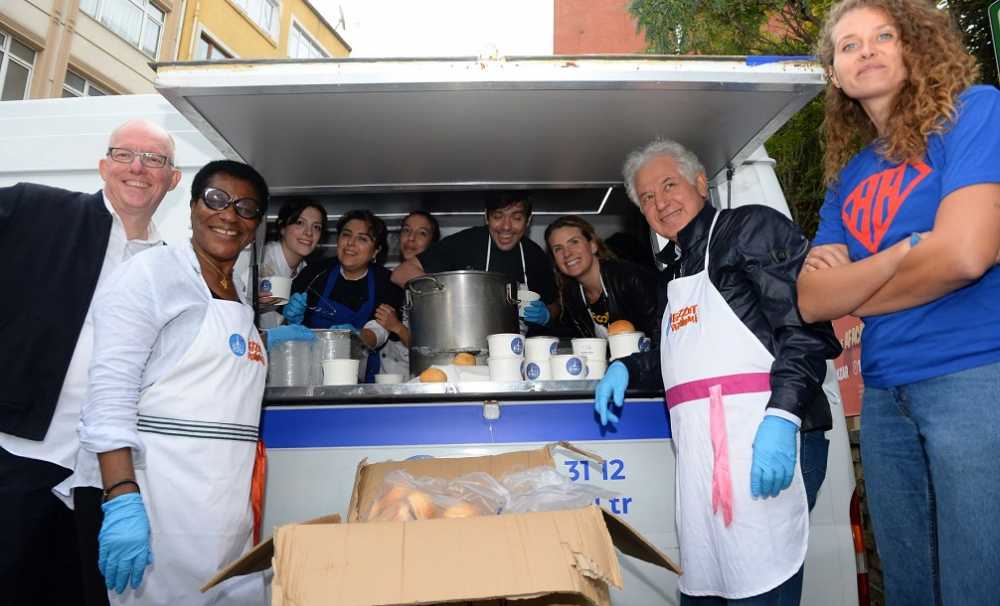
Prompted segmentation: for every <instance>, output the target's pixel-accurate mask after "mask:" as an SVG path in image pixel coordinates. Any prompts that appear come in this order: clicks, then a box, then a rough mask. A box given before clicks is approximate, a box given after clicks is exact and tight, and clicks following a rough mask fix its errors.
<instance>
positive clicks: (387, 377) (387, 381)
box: [375, 372, 403, 385]
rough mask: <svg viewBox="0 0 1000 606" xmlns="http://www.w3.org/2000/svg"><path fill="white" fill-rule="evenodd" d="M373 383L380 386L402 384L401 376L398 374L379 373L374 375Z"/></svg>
mask: <svg viewBox="0 0 1000 606" xmlns="http://www.w3.org/2000/svg"><path fill="white" fill-rule="evenodd" d="M375 382H376V383H379V384H381V385H395V384H396V383H402V382H403V375H401V374H399V373H389V372H386V373H381V374H377V375H375Z"/></svg>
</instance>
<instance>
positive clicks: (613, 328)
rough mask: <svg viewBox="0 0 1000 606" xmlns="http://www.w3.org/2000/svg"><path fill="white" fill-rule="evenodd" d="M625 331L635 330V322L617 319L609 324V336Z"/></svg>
mask: <svg viewBox="0 0 1000 606" xmlns="http://www.w3.org/2000/svg"><path fill="white" fill-rule="evenodd" d="M623 332H635V324H632V323H631V322H629V321H628V320H615V321H614V322H612V323H611V325H610V326H608V336H609V337H610V336H612V335H618V334H621V333H623Z"/></svg>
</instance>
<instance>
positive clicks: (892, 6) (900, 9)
mask: <svg viewBox="0 0 1000 606" xmlns="http://www.w3.org/2000/svg"><path fill="white" fill-rule="evenodd" d="M859 8H873V9H876V10H881V11H884V12H885V13H886V14H888V15H889V17H890V18H891V19H892V21H893V24H894V25H895V26H896V29H897V30H898V31H899V37H900V45H901V50H902V55H903V64H904V65H905V66H906V73H907V78H906V80H905V81H904V82H903V87H902V89H901V90H900V91H899V94H898V95H897V96H896V99H895V101H894V105H893V109H892V111H891V112H890V114H889V120H888V123H887V124H886V136H885V137H883V138H882V139H880V140H879V141H878V142H877V147H876V151H877V152H878V153H879V154H880V155H882V156H883V157H885V158H886V159H888V160H890V161H892V162H904V161H908V160H909V161H913V160H918V159H920V158H921V157H923V155H924V153H925V152H926V151H927V138H928V137H929V136H930V135H932V134H934V133H942V132H944V131H946V130H947V129H948V128H950V126H951V122H952V121H954V119H955V115H956V113H957V108H956V98H957V96H958V94H959V93H961V92H962V91H964V90H965V89H966V88H968V87H969V86H970V85H971V84H972V83H974V82H975V81H976V79H977V77H978V72H979V67H978V64H977V63H976V60H975V58H973V57H972V55H970V54H969V52H968V51H967V50H966V48H965V45H964V44H963V43H962V35H961V33H960V32H959V30H958V28H957V27H956V25H955V22H954V20H953V19H952V17H951V15H950V14H949V13H948V12H947V11H944V10H941V9H938V8H937V7H936V6H935V5H934V3H933V2H928V1H927V0H844V1H843V2H840V3H838V4H836V5H834V6H833V7H832V8H831V9H830V12H829V14H828V15H827V17H826V21H825V23H824V24H823V29H822V30H821V31H820V35H819V41H818V44H817V48H816V55H817V56H818V57H819V61H820V63H821V64H822V65H823V67H824V68H825V69H826V71H827V75H828V76H829V75H830V74H831V73H832V70H833V56H834V51H835V46H834V40H833V28H834V27H835V26H836V25H837V23H838V22H839V21H840V19H841V18H842V17H844V15H846V14H847V13H849V12H851V11H853V10H856V9H859ZM828 80H829V81H828V82H827V85H826V109H825V116H824V119H823V133H824V137H825V140H826V152H825V158H824V167H823V178H824V182H825V184H826V185H827V186H831V185H833V184H834V183H835V182H836V180H837V175H838V174H839V173H840V170H841V169H842V168H843V167H844V165H846V164H847V162H848V161H849V160H850V159H851V157H852V156H854V154H856V153H857V152H858V150H859V149H861V148H862V147H864V146H865V145H867V144H868V143H870V142H871V141H873V140H875V139H876V137H878V133H877V132H876V130H875V125H874V124H872V122H871V120H870V119H869V118H868V115H867V114H865V111H864V109H863V108H862V107H861V104H860V103H859V102H858V101H856V100H854V99H852V98H850V97H848V96H847V95H846V94H844V91H843V90H841V89H839V88H837V87H836V86H834V85H833V83H832V79H828Z"/></svg>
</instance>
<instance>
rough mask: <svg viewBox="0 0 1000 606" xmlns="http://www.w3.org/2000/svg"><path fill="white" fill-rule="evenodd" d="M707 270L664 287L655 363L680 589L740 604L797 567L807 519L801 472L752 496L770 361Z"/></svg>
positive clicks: (802, 555) (803, 552)
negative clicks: (669, 439) (671, 468)
mask: <svg viewBox="0 0 1000 606" xmlns="http://www.w3.org/2000/svg"><path fill="white" fill-rule="evenodd" d="M718 217H719V213H716V215H715V217H714V218H713V219H712V226H711V228H710V229H709V232H708V242H707V244H706V246H705V267H704V268H703V269H702V271H700V272H699V273H697V274H695V275H693V276H686V277H681V278H675V279H673V280H671V281H670V283H669V285H668V287H667V300H668V305H667V310H666V313H664V315H663V324H662V329H661V331H662V332H661V339H660V343H661V348H660V356H661V365H662V371H663V385H664V388H665V390H666V400H667V405H668V407H669V409H670V425H671V430H672V435H673V442H674V448H675V449H676V452H677V474H676V483H677V504H676V505H677V533H678V538H679V541H680V551H681V567H682V568H683V569H684V574H683V575H682V576H681V577H680V579H679V586H680V590H681V591H682V592H683V593H685V594H687V595H691V596H707V595H712V596H722V597H724V598H727V599H742V598H747V597H751V596H756V595H759V594H762V593H766V592H768V591H770V590H771V589H773V588H775V587H777V586H778V585H780V584H781V583H783V582H784V581H786V580H787V579H788V578H790V577H791V576H792V575H794V574H795V573H796V572H798V570H799V568H800V567H801V566H802V563H803V561H804V560H805V555H806V546H807V544H808V539H809V512H808V507H807V504H806V493H805V487H804V486H803V483H802V473H801V471H800V469H799V466H798V465H796V466H795V476H794V477H793V478H792V483H791V485H790V486H789V487H788V488H787V489H785V490H783V491H781V493H779V495H778V496H777V497H775V498H771V499H753V498H752V497H751V496H750V466H751V464H752V459H753V439H754V435H755V434H756V432H757V427H758V425H760V422H761V420H762V419H763V418H764V413H765V410H764V409H765V406H766V404H767V401H768V398H769V397H770V395H771V391H770V390H771V387H770V370H771V364H772V362H774V357H773V356H772V355H771V354H770V352H768V351H767V348H765V347H764V345H763V344H762V343H761V342H760V340H759V339H758V338H757V337H756V336H755V335H754V334H753V333H752V332H751V331H750V329H748V328H747V327H746V325H744V324H743V322H742V321H740V319H739V317H737V315H736V314H735V313H733V310H732V308H730V307H729V304H728V303H726V300H725V299H724V298H723V297H722V295H721V294H720V293H719V291H718V290H716V288H715V286H713V285H712V282H711V280H709V276H708V262H709V250H710V248H711V243H712V232H713V230H714V229H715V222H716V220H717V219H718Z"/></svg>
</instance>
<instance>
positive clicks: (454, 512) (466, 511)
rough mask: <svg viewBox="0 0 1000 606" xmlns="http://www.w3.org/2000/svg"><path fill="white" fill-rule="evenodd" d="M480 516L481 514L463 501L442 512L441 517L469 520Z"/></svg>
mask: <svg viewBox="0 0 1000 606" xmlns="http://www.w3.org/2000/svg"><path fill="white" fill-rule="evenodd" d="M478 515H481V512H480V511H479V510H478V509H476V508H475V507H474V506H472V505H471V504H469V503H466V502H465V501H459V502H458V503H456V504H455V505H452V506H451V507H449V508H448V509H445V510H444V513H443V514H442V516H441V517H444V518H471V517H474V516H478Z"/></svg>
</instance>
